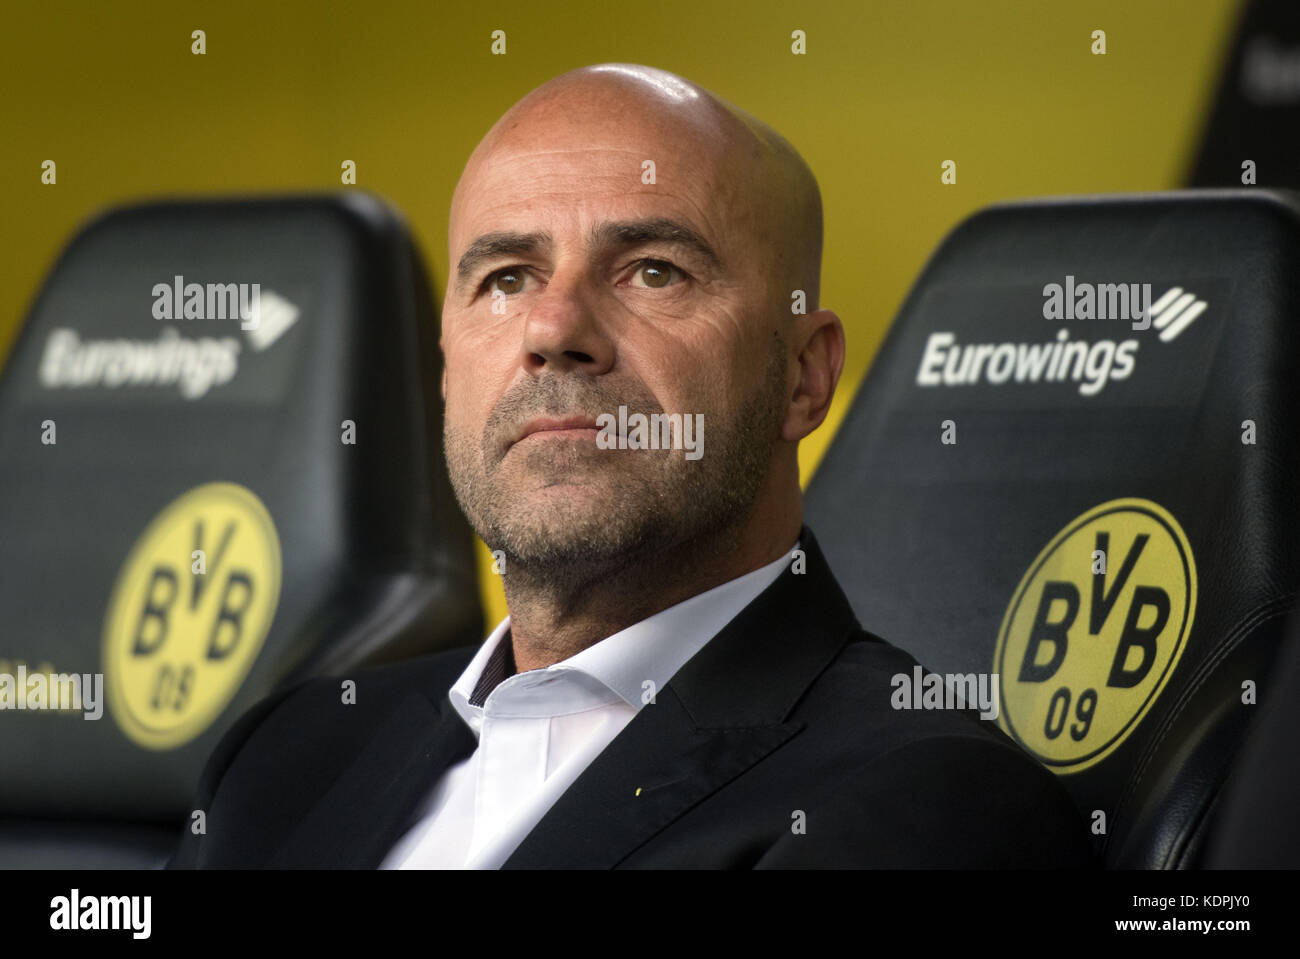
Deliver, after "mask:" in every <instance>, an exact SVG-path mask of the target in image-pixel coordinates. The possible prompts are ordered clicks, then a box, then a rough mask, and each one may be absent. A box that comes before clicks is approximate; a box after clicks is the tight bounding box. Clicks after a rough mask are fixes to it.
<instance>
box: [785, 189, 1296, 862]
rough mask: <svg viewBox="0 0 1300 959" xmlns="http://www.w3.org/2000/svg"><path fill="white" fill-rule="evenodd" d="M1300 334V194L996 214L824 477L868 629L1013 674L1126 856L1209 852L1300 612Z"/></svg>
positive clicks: (1207, 195)
mask: <svg viewBox="0 0 1300 959" xmlns="http://www.w3.org/2000/svg"><path fill="white" fill-rule="evenodd" d="M1144 311H1145V312H1144ZM1298 320H1300V205H1298V204H1297V196H1296V195H1295V194H1285V193H1268V192H1262V191H1260V192H1257V191H1251V190H1235V191H1231V190H1229V191H1182V192H1173V193H1168V194H1152V195H1130V196H1112V197H1091V198H1075V199H1063V200H1048V201H1038V202H1023V203H1014V204H1008V205H1003V206H998V207H994V208H991V209H988V210H985V211H983V212H980V213H978V214H976V215H975V216H973V217H972V218H970V219H969V220H967V221H966V222H964V223H963V224H961V225H960V226H959V227H958V228H957V229H956V230H955V231H954V232H953V233H952V234H951V235H950V236H949V237H948V238H947V239H946V240H945V241H944V242H943V244H942V245H941V246H940V247H939V249H938V250H937V251H936V252H935V253H934V255H933V256H932V258H931V259H930V261H929V263H928V264H927V266H926V267H925V270H924V272H923V273H922V275H921V277H920V279H919V280H918V282H917V283H916V285H915V287H914V288H913V290H912V292H911V293H910V295H909V296H908V299H907V301H906V303H905V305H904V306H903V309H902V311H901V312H900V314H899V316H898V318H897V319H896V321H895V323H894V325H893V327H892V328H891V330H890V332H889V334H888V336H887V338H886V340H885V342H884V344H883V346H882V347H881V349H880V352H879V353H878V355H877V357H876V359H875V362H874V365H873V366H872V369H871V371H870V373H869V374H868V376H867V378H866V380H865V381H864V383H863V385H862V387H861V389H860V391H859V393H858V395H857V396H856V398H855V399H854V401H853V404H852V407H851V409H850V410H849V412H848V414H847V417H846V419H845V421H844V423H843V425H842V426H841V428H840V430H839V432H838V433H837V435H836V438H835V441H834V443H833V444H832V446H831V448H830V450H829V451H828V453H827V455H826V457H825V459H824V461H823V462H822V464H821V466H820V468H819V470H818V472H817V474H816V476H815V477H814V478H813V481H812V483H811V484H810V488H809V490H808V494H807V509H806V515H807V521H808V523H809V525H810V527H811V528H812V529H814V530H815V531H816V532H817V534H818V536H819V538H820V539H821V541H822V543H823V546H824V548H825V551H826V554H827V556H828V558H829V559H830V560H831V562H832V565H833V567H834V568H835V569H836V571H837V573H838V575H839V576H840V577H841V579H842V580H843V581H844V585H845V589H846V592H847V593H848V594H849V596H850V598H851V600H852V601H853V603H854V607H855V609H856V610H857V613H858V616H859V618H860V619H861V620H862V622H863V624H864V625H865V626H866V627H867V628H868V629H871V630H873V631H874V632H876V633H878V634H879V635H881V636H883V637H885V638H886V639H888V640H890V641H891V642H893V643H895V644H897V645H900V646H902V647H903V648H905V649H907V650H908V651H910V652H912V653H913V654H914V655H915V656H916V657H917V658H918V659H919V660H920V661H921V663H923V664H924V665H926V666H927V667H928V668H930V669H932V670H935V671H936V672H938V673H940V674H944V673H951V674H953V675H958V674H967V673H984V674H989V675H988V677H987V678H988V680H989V682H990V683H991V681H992V674H997V677H998V682H999V696H998V700H999V703H1000V706H999V718H998V722H999V723H1000V724H1001V725H1002V726H1003V728H1004V729H1005V730H1006V731H1007V732H1008V733H1009V734H1010V735H1012V737H1013V738H1015V739H1016V740H1017V741H1018V742H1019V743H1020V744H1021V745H1022V746H1023V747H1025V748H1026V749H1027V750H1028V751H1029V752H1031V753H1032V754H1033V755H1035V756H1036V757H1037V758H1038V759H1039V760H1040V761H1041V762H1043V763H1044V764H1045V765H1047V766H1048V767H1049V768H1051V769H1053V770H1055V771H1056V772H1057V773H1059V774H1060V776H1061V778H1062V780H1063V782H1064V783H1065V785H1066V786H1067V788H1068V789H1069V790H1070V791H1071V792H1072V794H1073V795H1074V797H1075V799H1076V801H1077V802H1078V804H1079V805H1080V807H1081V808H1082V809H1083V810H1084V811H1085V812H1086V813H1087V814H1088V815H1089V816H1090V817H1091V818H1092V820H1093V824H1094V829H1095V830H1096V834H1097V837H1098V843H1099V845H1100V846H1101V847H1102V851H1103V852H1104V853H1105V856H1106V861H1108V862H1111V863H1115V864H1127V865H1140V866H1147V867H1151V866H1166V865H1179V864H1185V863H1186V862H1187V861H1188V857H1189V856H1192V855H1195V854H1199V846H1198V845H1197V843H1198V842H1199V832H1198V830H1199V829H1200V818H1199V817H1200V813H1201V812H1202V811H1203V809H1204V805H1205V803H1206V802H1207V801H1208V800H1209V799H1212V794H1213V791H1214V789H1213V787H1211V786H1207V783H1210V784H1213V783H1217V782H1218V781H1219V780H1220V779H1221V776H1222V774H1223V770H1224V769H1225V768H1226V764H1227V763H1228V762H1229V761H1230V760H1231V756H1232V753H1233V750H1234V749H1235V747H1236V742H1237V741H1238V737H1239V734H1240V732H1241V729H1242V728H1243V726H1244V723H1245V721H1246V719H1247V718H1248V715H1249V710H1250V708H1251V706H1250V705H1249V703H1248V702H1246V701H1244V700H1248V699H1249V696H1250V688H1251V687H1250V684H1257V683H1259V682H1260V680H1261V677H1262V675H1263V674H1264V672H1265V671H1266V670H1267V668H1268V665H1267V664H1268V663H1269V662H1270V661H1271V658H1272V655H1273V652H1274V650H1275V647H1276V645H1277V642H1278V633H1279V627H1280V623H1281V620H1282V617H1283V615H1284V614H1285V612H1286V610H1287V609H1288V608H1289V606H1290V605H1291V604H1292V603H1293V602H1294V597H1295V595H1296V590H1297V585H1298V584H1300V545H1298V544H1300V495H1297V494H1298V493H1300V489H1297V486H1298V477H1300V443H1297V442H1296V436H1297V435H1300V393H1297V390H1296V388H1295V384H1296V383H1297V382H1298V381H1300V323H1298V322H1297V321H1298ZM1207 793H1208V794H1209V795H1208V796H1207ZM1098 813H1100V814H1101V817H1100V818H1097V814H1098Z"/></svg>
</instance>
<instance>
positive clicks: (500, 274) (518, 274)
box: [483, 266, 524, 296]
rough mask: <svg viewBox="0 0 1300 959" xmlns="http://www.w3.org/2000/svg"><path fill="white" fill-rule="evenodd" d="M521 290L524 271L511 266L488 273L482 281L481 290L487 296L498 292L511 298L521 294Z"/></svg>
mask: <svg viewBox="0 0 1300 959" xmlns="http://www.w3.org/2000/svg"><path fill="white" fill-rule="evenodd" d="M523 288H524V271H523V270H521V269H519V268H518V267H513V266H508V267H506V268H505V269H502V270H497V271H496V272H495V273H490V274H488V277H487V279H486V280H484V281H483V289H484V290H486V291H487V292H488V293H489V294H491V293H495V292H496V291H497V290H500V291H501V292H502V293H504V294H505V295H506V296H511V295H513V294H515V293H519V292H521V291H522V290H523Z"/></svg>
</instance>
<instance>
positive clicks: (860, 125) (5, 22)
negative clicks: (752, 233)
mask: <svg viewBox="0 0 1300 959" xmlns="http://www.w3.org/2000/svg"><path fill="white" fill-rule="evenodd" d="M1237 14H1238V3H1237V2H1236V0H1092V2H1075V0H1051V2H1049V0H969V2H965V0H879V2H876V0H856V2H823V0H800V2H798V3H794V2H789V0H751V2H745V3H739V2H737V3H720V2H713V0H686V2H683V0H661V2H655V3H649V4H640V3H610V2H608V0H576V2H569V3H564V4H559V3H549V2H540V0H529V2H514V0H512V2H495V3H461V4H452V3H431V2H410V3H384V2H371V3H364V4H357V5H349V4H344V3H335V2H328V3H319V2H317V3H313V2H299V0H293V2H276V0H256V2H247V0H242V2H232V3H221V4H215V3H214V4H199V3H181V2H156V3H143V2H137V3H131V2H124V3H113V4H105V3H98V2H90V0H86V2H43V3H39V4H24V5H22V6H11V7H8V8H6V9H5V10H4V13H3V18H2V19H0V144H3V148H2V149H0V182H3V184H4V197H5V201H6V202H5V204H4V207H3V230H2V233H0V263H3V264H4V271H3V278H4V282H3V283H0V356H4V355H5V354H6V353H7V351H8V348H9V345H10V343H11V342H12V340H13V336H14V334H15V333H16V332H17V329H18V326H19V324H20V323H21V322H22V317H23V315H24V313H25V311H26V310H27V309H28V307H29V306H30V304H31V301H32V298H33V297H34V296H35V293H36V290H37V288H38V286H39V284H40V282H41V280H42V278H43V276H44V274H45V272H46V271H47V270H48V269H49V267H50V266H51V265H52V264H53V261H54V259H55V257H56V256H57V254H58V252H59V250H60V248H61V247H62V245H63V244H64V243H65V242H66V241H67V240H68V239H69V238H70V237H71V235H72V234H73V232H74V231H75V230H76V228H77V226H78V224H79V223H80V222H82V221H83V220H85V219H86V218H88V217H89V216H90V215H91V214H93V213H94V212H95V211H97V210H99V209H100V208H102V207H103V206H105V205H107V204H109V203H117V202H122V201H126V200H132V199H140V198H145V197H154V196H159V195H167V194H204V195H213V194H224V193H248V192H265V191H284V190H298V189H304V190H321V189H326V190H328V189H335V188H338V187H339V170H340V163H341V162H342V161H343V160H345V159H351V160H355V161H356V163H357V175H358V187H360V188H364V189H367V190H371V191H374V192H376V193H378V194H380V195H382V196H384V197H386V198H387V199H388V200H389V201H391V202H392V203H393V204H395V205H396V206H397V207H398V208H399V209H401V210H402V211H403V212H404V213H405V214H406V215H407V216H408V217H409V218H410V221H411V224H412V226H413V228H414V229H415V231H416V233H417V236H418V237H419V240H420V242H421V244H422V246H423V248H424V251H425V253H426V256H427V258H428V260H429V262H430V264H431V266H432V268H433V270H434V273H435V276H436V283H437V289H436V290H435V293H436V296H437V300H438V302H441V299H442V293H443V290H444V286H443V282H444V279H445V277H446V275H447V249H446V230H447V205H448V201H449V200H450V196H451V190H452V187H453V186H454V185H455V182H456V179H457V177H458V176H459V174H460V170H461V167H462V165H463V164H464V161H465V159H466V158H467V156H468V154H469V152H470V150H471V149H472V148H473V147H474V144H475V143H476V142H477V141H478V139H479V137H481V136H482V134H483V133H485V132H486V131H487V129H488V127H489V126H491V124H492V123H493V122H494V121H495V119H496V118H497V117H498V116H499V115H500V114H501V113H502V112H503V111H504V110H505V109H506V108H507V107H508V106H509V105H510V104H511V103H513V102H514V101H515V100H517V99H518V98H519V97H521V96H522V95H523V94H524V93H526V92H527V91H528V90H530V89H532V88H533V87H535V86H537V85H538V84H540V83H543V82H545V81H546V80H547V79H549V78H550V77H552V76H555V75H556V74H558V73H562V72H564V71H565V70H568V69H572V68H573V67H577V66H582V65H584V64H589V63H600V62H604V61H628V62H634V63H645V64H650V65H653V66H657V67H662V68H664V69H668V70H672V71H674V72H677V73H680V74H682V75H683V76H685V77H687V78H689V79H691V80H693V81H695V82H696V83H699V84H701V85H703V86H705V87H707V88H709V89H711V90H713V91H714V92H715V93H717V94H718V95H719V96H721V97H723V98H724V99H727V100H730V101H731V102H733V103H735V104H736V105H738V106H740V107H742V108H743V109H746V110H749V111H750V112H752V113H754V114H756V115H758V116H759V117H761V118H762V119H764V120H765V121H767V122H768V123H769V124H771V125H772V126H773V127H774V128H776V129H777V130H779V131H780V132H781V133H782V134H784V135H785V136H786V137H787V138H788V139H789V140H790V141H791V142H792V143H793V144H794V145H795V146H796V147H797V148H798V149H799V150H800V151H801V152H802V153H803V154H804V156H805V157H806V158H807V160H808V162H809V164H810V165H811V166H812V168H813V170H814V172H816V174H817V176H818V179H819V181H820V183H821V187H822V195H823V203H824V205H825V210H826V217H825V219H826V240H825V254H824V263H823V281H822V303H823V305H824V306H828V307H830V308H832V309H834V310H836V312H838V313H839V315H840V316H841V318H842V319H843V320H844V323H845V326H846V328H847V330H848V334H849V356H848V363H847V366H846V369H845V373H844V379H843V381H842V382H841V386H840V392H839V396H838V398H837V402H836V404H835V406H834V408H833V409H832V412H831V416H830V420H829V422H828V423H827V425H826V426H823V428H822V429H821V430H820V431H818V433H816V434H814V436H813V437H812V438H811V439H810V440H809V441H806V442H805V443H804V447H803V449H802V451H801V461H802V466H803V473H804V481H805V483H806V482H807V478H808V476H809V475H810V474H811V471H812V470H813V469H814V468H815V466H816V464H817V462H818V461H819V459H820V457H821V454H822V453H823V452H824V450H825V448H826V445H827V443H828V442H829V440H830V438H831V436H832V435H833V431H834V429H835V427H836V426H838V424H839V422H840V419H841V418H842V416H843V414H844V412H845V409H846V408H847V404H848V402H849V400H850V399H851V398H852V395H853V392H854V390H855V389H856V386H857V384H858V382H859V381H860V379H861V377H862V375H863V373H864V372H865V371H866V369H867V366H868V364H869V362H870V360H871V357H872V354H873V353H874V351H875V349H876V346H877V344H878V343H879V341H880V339H881V337H882V336H883V334H884V331H885V329H886V328H887V326H888V324H889V322H890V320H891V319H892V317H893V315H894V312H895V311H896V310H897V308H898V307H899V305H900V304H901V302H902V299H903V297H904V295H905V294H906V292H907V290H908V287H909V286H910V284H911V282H912V280H913V279H914V278H915V276H916V274H917V272H918V271H919V270H920V268H921V266H922V265H923V263H924V261H925V258H926V256H927V255H928V254H929V252H930V251H931V250H932V249H933V248H934V246H935V245H936V244H937V243H938V242H939V240H940V239H941V238H942V236H943V234H944V233H945V232H947V231H948V230H949V229H950V228H951V227H952V226H954V225H955V224H956V223H957V222H958V221H959V220H960V219H962V218H963V217H965V216H966V215H967V214H969V213H971V212H972V211H974V210H975V209H977V208H979V207H982V206H985V205H987V204H989V203H991V202H995V201H998V200H1004V199H1008V198H1012V197H1024V196H1035V195H1046V194H1065V193H1096V192H1108V191H1128V190H1150V189H1165V188H1169V187H1173V186H1177V185H1178V184H1179V183H1180V181H1181V178H1182V177H1183V175H1184V170H1185V169H1186V167H1187V163H1188V161H1189V158H1190V155H1191V151H1192V150H1193V148H1194V146H1195V144H1196V140H1197V138H1198V136H1199V134H1200V130H1201V123H1202V120H1203V117H1204V116H1205V114H1206V113H1207V112H1208V109H1209V102H1210V94H1211V91H1212V89H1213V86H1214V84H1215V82H1216V79H1217V73H1218V70H1219V69H1220V60H1221V58H1222V57H1223V56H1224V54H1225V53H1226V49H1227V44H1228V43H1229V41H1230V39H1231V33H1232V30H1233V27H1234V24H1235V20H1236V17H1237ZM796 28H797V29H801V30H804V31H805V32H806V34H807V38H808V40H807V54H806V55H804V56H794V55H792V54H791V52H790V42H791V41H790V34H791V31H792V30H794V29H796ZM194 29H203V30H205V31H206V34H207V53H206V55H204V56H195V55H193V54H191V52H190V44H191V39H190V33H191V31H192V30H194ZM496 29H503V30H505V31H506V33H507V38H508V40H507V44H508V45H507V50H508V52H507V54H506V55H505V56H492V55H490V52H489V46H490V34H491V32H492V31H493V30H496ZM1096 29H1102V30H1105V31H1106V37H1107V51H1108V52H1107V54H1106V55H1105V56H1094V55H1092V54H1091V53H1090V45H1091V37H1090V34H1091V32H1092V31H1093V30H1096ZM47 159H53V160H55V161H56V163H57V164H58V183H57V185H54V186H43V185H42V184H41V182H40V173H41V163H42V161H44V160H47ZM944 160H955V161H956V163H957V183H956V185H954V186H944V185H942V184H941V183H940V179H939V176H940V164H941V163H942V162H943V161H944ZM480 554H481V557H482V558H483V559H484V567H483V569H484V573H485V575H484V576H483V577H482V580H483V599H484V603H485V608H486V610H487V615H488V619H489V625H494V624H495V623H496V622H497V621H498V620H499V619H500V618H501V617H502V616H504V615H505V601H504V597H503V596H502V594H501V590H500V583H499V580H498V579H497V577H495V576H492V575H490V574H488V573H487V569H488V567H487V564H486V558H487V551H486V548H481V549H480Z"/></svg>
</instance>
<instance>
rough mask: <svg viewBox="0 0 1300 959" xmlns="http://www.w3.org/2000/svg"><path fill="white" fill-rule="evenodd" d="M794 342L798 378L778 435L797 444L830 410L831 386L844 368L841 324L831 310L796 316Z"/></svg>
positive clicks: (817, 425) (842, 329) (833, 392)
mask: <svg viewBox="0 0 1300 959" xmlns="http://www.w3.org/2000/svg"><path fill="white" fill-rule="evenodd" d="M793 336H794V342H796V343H799V344H801V345H800V349H799V380H798V382H797V383H796V384H795V389H794V393H793V395H792V396H791V397H790V406H789V407H788V409H787V410H786V416H785V422H784V423H783V424H782V426H781V438H782V439H783V440H786V441H788V442H791V443H797V442H799V440H801V439H803V438H804V437H805V436H807V435H808V434H809V433H811V432H812V431H813V430H815V429H817V427H819V426H821V424H822V421H823V420H825V419H826V414H827V413H828V412H830V408H831V400H832V399H833V398H834V396H835V387H836V385H837V384H838V383H839V381H840V373H841V372H843V370H844V349H845V346H844V324H843V323H841V322H840V318H839V317H838V316H836V315H835V313H834V312H833V311H831V310H817V311H815V312H813V313H809V314H807V315H806V316H800V317H797V318H796V323H795V328H794V333H793Z"/></svg>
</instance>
